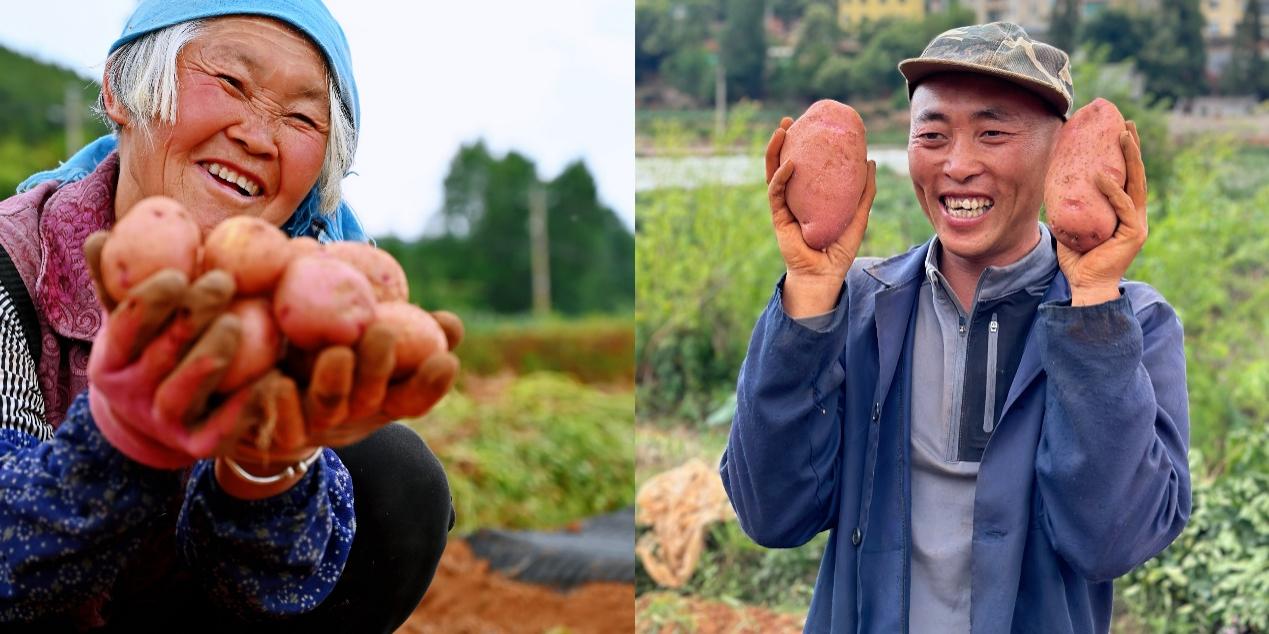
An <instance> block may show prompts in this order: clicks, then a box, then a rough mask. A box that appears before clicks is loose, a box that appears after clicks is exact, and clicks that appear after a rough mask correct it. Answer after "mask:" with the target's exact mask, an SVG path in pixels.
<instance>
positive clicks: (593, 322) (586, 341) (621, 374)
mask: <svg viewBox="0 0 1269 634" xmlns="http://www.w3.org/2000/svg"><path fill="white" fill-rule="evenodd" d="M466 326H467V334H466V336H465V337H464V339H463V343H462V344H460V345H459V347H458V349H457V350H456V351H455V353H456V354H457V355H458V358H459V359H460V360H461V361H462V363H463V370H464V371H465V372H467V373H470V374H478V375H492V374H498V373H502V372H512V373H515V374H528V373H531V372H542V371H549V372H561V373H564V374H568V375H570V376H572V377H573V378H575V379H577V380H579V381H583V382H586V383H620V384H627V385H629V384H632V383H633V382H634V323H633V321H632V319H631V318H630V317H589V318H584V319H563V318H550V319H545V320H539V319H532V318H527V317H526V318H519V319H512V320H508V319H506V318H498V319H493V318H482V317H480V316H476V317H474V318H470V319H467V320H466Z"/></svg>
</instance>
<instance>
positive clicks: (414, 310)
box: [375, 301, 449, 378]
mask: <svg viewBox="0 0 1269 634" xmlns="http://www.w3.org/2000/svg"><path fill="white" fill-rule="evenodd" d="M375 317H376V319H378V320H379V321H381V322H383V323H386V324H388V325H389V326H392V331H393V333H395V334H396V344H395V346H394V347H393V352H394V353H395V356H396V366H395V367H394V369H393V372H392V374H393V376H394V377H396V378H400V377H401V376H403V375H408V374H411V373H413V372H414V371H415V370H417V369H418V367H419V365H420V364H422V363H423V362H424V361H426V360H427V358H428V357H430V356H432V355H433V354H435V353H437V352H444V351H445V350H447V349H448V348H449V344H448V342H447V341H446V339H445V331H444V330H442V329H441V325H440V324H439V323H437V321H436V318H434V317H432V316H431V315H430V314H428V312H427V311H425V310H423V309H422V308H419V307H418V306H415V305H414V304H411V303H409V302H403V301H392V302H381V303H379V304H378V305H377V306H375Z"/></svg>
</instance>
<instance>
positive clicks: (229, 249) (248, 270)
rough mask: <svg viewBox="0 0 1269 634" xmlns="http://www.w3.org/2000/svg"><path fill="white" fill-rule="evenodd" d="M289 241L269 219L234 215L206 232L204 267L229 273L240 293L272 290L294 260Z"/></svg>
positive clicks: (249, 293) (252, 293) (207, 269)
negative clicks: (292, 259)
mask: <svg viewBox="0 0 1269 634" xmlns="http://www.w3.org/2000/svg"><path fill="white" fill-rule="evenodd" d="M289 242H290V240H289V239H288V238H287V237H286V234H285V233H282V230H281V229H279V228H277V227H275V226H273V225H272V224H269V222H268V221H265V220H261V219H260V218H257V217H255V216H233V217H231V218H229V219H227V220H225V221H224V222H221V223H220V224H218V225H216V228H215V229H212V231H211V233H209V234H208V235H207V241H206V243H204V245H203V270H205V271H209V270H211V269H222V270H224V271H226V272H228V273H229V274H230V275H232V276H233V278H234V284H235V285H236V287H237V292H238V293H239V294H241V295H254V294H256V293H264V292H267V291H271V290H273V287H274V286H275V285H276V284H277V282H278V278H279V277H281V276H282V271H284V270H285V269H286V265H287V263H288V262H290V260H291V254H292V251H291V249H290V248H289V244H288V243H289Z"/></svg>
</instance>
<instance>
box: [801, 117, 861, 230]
mask: <svg viewBox="0 0 1269 634" xmlns="http://www.w3.org/2000/svg"><path fill="white" fill-rule="evenodd" d="M785 161H793V165H794V168H793V170H794V171H793V176H792V177H791V178H789V183H788V189H787V190H786V197H785V200H786V201H787V203H788V205H789V211H790V212H792V213H793V216H794V217H796V218H797V220H798V224H799V225H801V226H802V240H804V241H805V242H806V244H807V246H810V247H811V248H812V249H821V250H822V249H825V248H828V245H830V244H832V243H833V242H834V241H835V240H837V238H838V237H840V236H841V235H842V232H844V231H845V230H846V226H847V225H849V224H850V221H851V218H853V217H854V216H855V208H856V207H858V206H859V199H860V197H861V196H863V193H864V185H865V182H864V181H865V180H867V178H868V139H867V130H865V129H864V121H863V119H861V118H860V117H859V113H857V112H855V109H854V108H851V107H850V106H848V105H846V104H843V103H840V102H837V101H833V100H832V99H823V100H820V101H817V102H815V103H814V104H811V107H810V108H807V110H806V112H805V113H804V114H803V115H802V116H801V117H798V120H797V121H794V122H793V125H792V126H790V127H789V130H788V133H787V136H786V137H785V139H784V146H783V147H781V148H780V163H781V164H783V163H784V162H785Z"/></svg>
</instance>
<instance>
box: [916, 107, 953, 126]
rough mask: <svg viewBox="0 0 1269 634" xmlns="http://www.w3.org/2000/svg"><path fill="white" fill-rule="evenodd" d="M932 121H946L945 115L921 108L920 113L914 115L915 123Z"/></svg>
mask: <svg viewBox="0 0 1269 634" xmlns="http://www.w3.org/2000/svg"><path fill="white" fill-rule="evenodd" d="M932 121H938V122H940V123H947V115H945V114H943V113H942V112H939V111H937V110H922V111H921V113H920V114H918V115H917V116H916V122H917V123H930V122H932Z"/></svg>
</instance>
